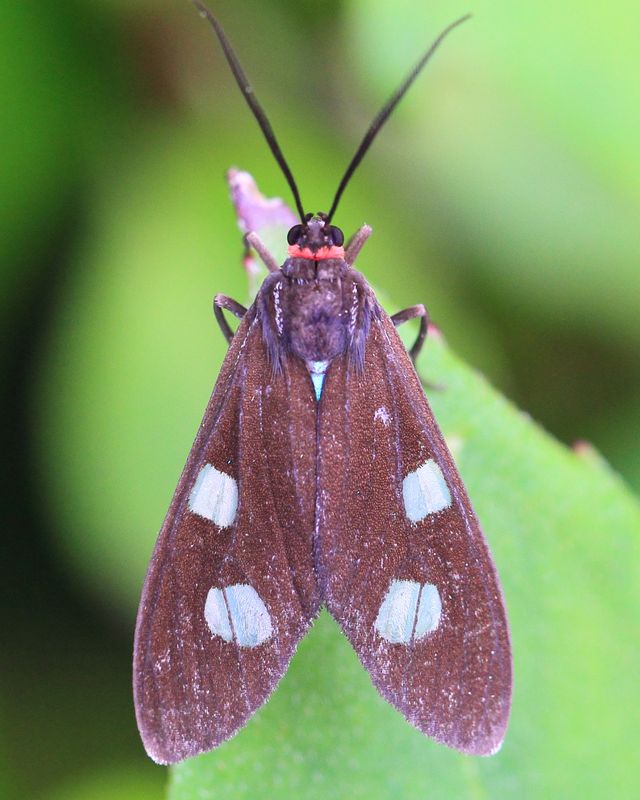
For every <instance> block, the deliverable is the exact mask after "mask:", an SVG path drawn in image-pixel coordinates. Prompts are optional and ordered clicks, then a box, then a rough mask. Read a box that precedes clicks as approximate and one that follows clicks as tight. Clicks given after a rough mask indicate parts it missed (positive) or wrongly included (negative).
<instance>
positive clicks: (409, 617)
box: [374, 580, 442, 644]
mask: <svg viewBox="0 0 640 800" xmlns="http://www.w3.org/2000/svg"><path fill="white" fill-rule="evenodd" d="M441 614H442V601H441V600H440V592H439V591H438V588H437V586H435V585H434V584H433V583H423V584H420V583H418V582H417V581H407V580H393V581H391V583H390V584H389V589H388V590H387V593H386V595H385V597H384V600H383V601H382V603H381V604H380V610H379V611H378V616H377V618H376V621H375V623H374V627H375V629H376V631H377V632H378V633H379V634H380V636H382V638H383V639H386V640H387V641H388V642H391V644H409V643H410V642H411V641H419V640H420V639H423V638H424V637H425V636H426V635H427V634H429V633H432V632H433V631H435V630H436V628H437V627H438V625H439V624H440V617H441Z"/></svg>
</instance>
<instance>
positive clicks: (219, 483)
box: [189, 464, 238, 528]
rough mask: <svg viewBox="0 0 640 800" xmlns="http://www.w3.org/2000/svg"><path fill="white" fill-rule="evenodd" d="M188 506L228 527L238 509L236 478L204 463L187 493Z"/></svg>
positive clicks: (194, 511)
mask: <svg viewBox="0 0 640 800" xmlns="http://www.w3.org/2000/svg"><path fill="white" fill-rule="evenodd" d="M189 508H190V509H191V511H193V513H194V514H198V516H200V517H204V519H208V520H211V522H214V523H215V524H216V525H218V526H219V527H220V528H228V527H229V526H230V525H232V524H233V521H234V520H235V518H236V512H237V510H238V484H237V482H236V480H235V479H234V478H232V477H231V475H227V474H226V473H224V472H220V471H219V470H217V469H216V468H215V467H214V466H212V465H211V464H205V465H204V467H202V469H201V470H200V472H199V473H198V477H197V478H196V482H195V483H194V485H193V489H192V490H191V494H190V495H189Z"/></svg>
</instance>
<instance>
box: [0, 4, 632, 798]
mask: <svg viewBox="0 0 640 800" xmlns="http://www.w3.org/2000/svg"><path fill="white" fill-rule="evenodd" d="M212 6H213V7H214V10H215V11H216V12H217V14H218V15H219V16H220V19H221V21H222V22H223V24H224V25H225V27H226V29H227V32H228V34H229V36H230V38H231V39H232V41H233V42H234V44H235V46H236V48H237V50H238V53H239V55H240V58H241V60H242V62H243V64H244V66H245V68H246V71H247V73H248V74H249V76H250V77H251V79H252V81H253V83H254V86H255V88H256V91H257V93H258V96H259V97H260V99H261V101H262V102H263V104H264V106H265V107H266V108H267V109H268V111H269V114H270V117H271V120H272V123H273V125H274V128H275V130H276V132H277V134H278V136H279V139H280V143H281V145H282V147H283V150H284V151H285V153H286V155H287V158H288V159H289V162H290V164H291V166H292V169H293V171H294V173H295V175H296V176H297V179H298V183H299V186H300V188H301V193H302V197H303V201H304V203H305V204H306V206H307V207H308V208H309V209H310V210H317V209H326V207H327V205H328V204H329V202H330V200H331V198H332V196H333V192H334V190H335V187H336V184H337V181H338V180H339V177H340V176H341V174H342V171H343V170H344V168H345V166H346V164H347V162H348V160H349V159H350V157H351V155H352V153H353V151H354V149H355V147H356V145H357V143H358V141H359V139H360V137H361V136H362V133H363V132H364V130H365V128H366V126H367V125H368V123H369V121H370V119H371V118H372V116H373V114H374V113H375V111H377V109H378V107H379V106H380V105H381V104H382V102H383V101H384V100H385V99H386V97H387V95H388V94H389V93H390V92H391V91H392V89H394V88H395V86H396V84H397V83H398V81H399V80H400V78H401V77H402V76H403V75H404V74H405V73H406V71H407V70H408V68H409V67H410V66H411V65H412V63H413V62H414V61H415V60H416V59H417V57H418V56H419V55H420V53H421V51H422V50H423V49H424V48H425V47H426V45H427V44H428V43H429V42H430V41H431V40H432V39H433V38H434V36H435V35H436V34H437V33H438V32H439V31H440V29H441V28H442V27H444V25H445V24H447V23H448V22H450V21H451V20H452V19H454V18H455V17H457V16H459V15H461V14H462V13H465V12H467V11H471V12H473V13H474V19H473V20H472V21H471V22H470V23H467V24H466V25H465V26H464V27H463V28H461V29H460V30H458V31H456V32H455V33H454V34H453V35H452V37H451V38H450V39H449V40H448V41H447V42H446V44H445V46H444V47H443V48H442V50H441V51H440V52H439V53H438V55H437V56H436V58H435V59H434V61H433V63H432V64H431V65H430V66H429V68H428V70H427V72H426V73H425V74H424V75H422V76H421V78H420V79H419V81H418V83H417V84H416V85H415V86H414V87H413V88H412V90H411V92H410V94H409V95H408V97H407V98H406V100H405V101H404V102H403V104H402V105H401V107H400V108H399V109H398V112H397V113H396V115H395V117H394V118H393V120H392V121H391V122H390V123H389V124H388V126H387V127H386V129H385V130H384V132H383V133H382V134H381V136H380V138H379V140H377V141H376V143H375V145H374V147H373V149H372V151H371V152H370V154H369V155H368V157H367V159H366V161H365V163H364V164H363V165H362V167H361V169H360V170H359V171H358V173H357V176H356V178H355V179H354V181H353V183H352V184H351V186H350V188H349V190H348V191H347V193H346V194H345V196H344V199H343V201H342V204H341V207H340V210H339V213H338V216H337V218H336V219H335V222H336V224H339V225H340V226H341V227H343V228H344V229H345V231H346V232H347V231H352V230H354V229H355V228H356V227H357V226H359V225H360V224H362V223H363V222H368V223H369V224H371V225H372V226H373V228H374V232H375V235H374V237H373V238H372V239H371V241H370V242H369V243H368V244H367V247H366V250H365V252H364V253H363V255H362V257H361V259H360V262H359V266H360V268H361V269H362V270H363V271H365V272H366V274H367V276H368V277H369V279H370V280H371V282H372V283H373V284H374V285H375V286H376V287H378V288H379V289H380V290H381V292H383V294H384V295H385V296H386V297H388V298H391V300H392V302H393V304H394V307H401V306H405V305H410V304H413V303H415V302H425V303H426V304H427V306H428V307H429V309H430V312H431V315H432V318H433V320H434V321H435V323H436V324H437V325H438V326H439V327H440V328H441V329H442V330H443V332H444V334H445V336H446V338H447V340H448V342H449V343H450V344H451V346H452V347H453V349H454V350H455V351H457V353H458V354H459V355H460V356H462V357H463V358H464V359H465V360H466V361H468V362H469V363H470V364H472V365H473V366H474V367H476V368H477V369H478V370H481V371H482V372H484V373H485V374H486V375H487V376H488V377H489V379H490V380H491V382H492V383H493V384H494V385H496V386H497V387H498V388H500V390H501V391H503V392H504V393H505V394H506V395H507V396H508V397H510V398H511V399H512V400H514V401H515V403H516V404H517V405H518V406H519V407H520V408H522V409H523V410H524V411H525V412H527V413H528V414H530V415H531V416H532V417H533V418H535V419H536V420H538V421H539V422H541V423H542V425H543V426H544V427H545V428H546V429H547V430H548V431H550V432H551V433H552V434H553V435H555V436H556V437H557V438H558V439H560V440H561V441H562V442H565V443H568V444H571V443H572V442H574V441H575V440H578V439H585V440H588V441H589V442H592V443H593V444H594V445H595V447H596V448H597V449H598V450H599V451H600V452H601V453H602V454H603V455H604V456H605V458H606V459H607V460H608V461H609V462H610V463H611V464H612V465H613V467H614V468H615V469H616V470H617V471H618V472H619V473H621V474H622V475H623V476H624V477H625V478H626V480H627V481H628V482H629V483H630V484H631V485H632V486H634V487H635V488H636V489H640V459H638V454H637V451H638V434H639V433H640V413H639V411H640V360H639V359H638V350H639V345H640V309H639V305H640V302H639V301H640V269H639V266H640V264H639V254H640V225H639V224H638V220H639V219H640V159H639V158H638V134H639V131H640V81H639V80H638V76H639V74H640V56H639V55H638V53H639V50H638V41H639V40H640V6H639V5H638V4H637V3H636V2H632V1H631V0H611V1H610V2H609V3H606V4H602V3H596V2H594V0H581V1H580V2H577V1H576V0H567V2H564V3H557V2H549V0H536V2H530V1H529V0H525V2H519V3H513V2H508V1H507V0H470V1H469V2H458V0H455V2H454V1H453V0H437V1H435V2H431V3H428V4H425V3H423V2H419V1H418V0H397V1H396V2H394V3H375V2H372V0H328V2H310V0H295V2H294V1H293V0H277V1H275V0H270V1H269V2H264V0H263V2H257V0H255V1H254V0H249V1H248V2H235V3H231V2H228V0H227V1H226V2H218V3H212ZM0 8H1V10H2V25H0V86H1V97H2V102H1V103H0V119H1V125H0V145H1V156H0V206H1V208H2V212H3V213H2V216H1V217H0V275H1V279H2V303H3V313H2V324H3V327H4V336H3V340H2V341H3V345H2V358H3V376H4V381H3V385H4V388H5V393H4V404H5V421H6V424H5V426H4V436H5V457H4V459H3V461H4V465H5V476H4V480H3V482H2V483H3V490H4V494H5V498H4V501H5V502H4V513H3V517H4V520H5V522H6V523H7V524H6V525H5V531H4V534H3V537H2V539H3V546H4V548H5V552H4V554H3V558H2V570H3V575H2V586H3V590H4V591H3V594H4V599H3V602H2V606H1V608H2V615H3V635H4V642H5V643H4V646H3V648H2V651H3V657H2V659H1V669H2V686H1V689H0V692H1V693H0V797H4V798H7V800H13V798H25V797H28V798H37V799H38V800H40V799H42V800H54V799H55V800H71V798H73V799H74V800H75V798H82V799H83V800H93V799H94V798H95V799H96V800H111V798H123V799H124V800H127V799H128V798H142V800H144V799H145V798H147V797H148V798H157V797H162V796H163V793H164V789H163V787H164V784H165V780H166V772H165V770H163V769H160V768H158V767H155V766H154V765H153V764H151V762H150V761H149V760H148V759H147V758H146V756H145V754H144V752H143V750H142V747H141V745H140V742H139V739H138V735H137V731H136V728H135V721H134V717H133V709H132V703H131V696H130V688H129V686H130V651H131V639H132V626H133V620H134V615H135V609H136V604H137V599H138V594H139V590H140V587H141V582H142V579H143V576H144V571H145V568H146V563H147V560H148V557H149V553H150V550H151V547H152V544H153V541H154V539H155V536H156V533H157V530H158V529H159V526H160V524H161V521H162V518H163V515H164V513H165V510H166V508H167V506H168V503H169V500H170V497H171V493H172V491H173V488H174V486H175V482H176V479H177V477H178V474H179V471H180V469H181V467H182V464H183V462H184V459H185V457H186V453H187V450H188V447H189V445H190V443H191V440H192V437H193V435H194V432H195V430H196V428H197V425H198V423H199V420H200V416H201V413H202V410H203V408H204V406H205V403H206V400H207V399H208V395H209V392H210V389H211V387H212V385H213V382H214V380H215V377H216V373H217V369H218V367H219V364H220V361H221V359H222V357H223V355H224V349H225V347H224V342H223V340H222V337H221V336H220V335H219V333H218V332H217V330H216V328H215V325H214V321H213V316H212V314H211V299H212V297H213V294H214V293H215V292H218V291H222V292H225V293H227V294H230V295H232V296H234V297H237V298H238V299H239V300H243V299H244V298H245V297H246V281H245V277H244V274H243V272H242V269H241V268H240V255H241V246H240V234H239V232H238V230H237V227H236V223H235V219H234V213H233V209H232V207H231V204H230V202H229V200H228V196H227V189H226V186H225V183H224V180H223V175H224V172H225V170H226V169H227V168H228V167H229V166H232V165H236V166H239V167H241V168H243V169H247V170H249V171H250V172H251V173H252V174H253V175H254V176H255V178H256V179H257V181H258V183H259V185H260V187H261V189H262V190H263V191H264V192H265V193H267V194H269V195H280V196H283V197H284V198H285V199H286V200H287V201H289V199H290V198H289V196H288V194H287V189H286V185H285V183H284V180H283V178H282V177H281V175H280V174H279V172H278V169H277V167H276V166H275V164H274V163H273V161H272V158H271V156H270V154H269V152H268V150H267V147H266V145H265V144H264V143H263V141H262V139H261V136H260V133H259V131H258V128H257V126H256V124H255V123H254V121H253V120H252V119H251V118H250V116H249V113H248V111H247V109H246V108H245V106H244V104H243V101H242V98H241V97H240V95H239V93H238V90H237V88H236V87H235V85H234V83H233V81H232V78H231V77H230V75H229V72H228V69H227V67H226V64H225V63H224V62H223V59H222V56H221V53H220V51H219V48H218V47H217V46H216V44H215V42H214V40H213V38H212V36H211V33H210V31H209V29H208V27H207V26H206V24H205V23H204V22H203V21H202V20H200V18H199V17H198V15H197V14H196V13H195V11H194V9H193V8H192V7H191V5H190V3H188V2H186V0H185V1H184V2H182V1H179V0H166V1H165V0H155V1H153V2H152V0H127V1H126V2H125V0H90V1H89V0H61V1H60V2H56V3H18V2H12V0H1V2H0ZM425 364H426V372H427V373H428V369H429V368H428V359H427V360H426V361H423V367H424V365H425ZM605 533H606V532H605ZM630 769H637V765H636V766H635V767H633V766H632V765H630ZM516 790H517V794H518V796H520V797H522V796H527V794H526V792H524V793H523V791H522V787H520V786H518V787H515V785H514V786H512V787H509V785H508V784H505V785H504V793H503V796H514V795H512V792H514V793H516ZM203 796H205V795H203ZM206 796H209V795H206ZM211 796H212V797H213V796H215V794H212V795H211ZM565 796H566V795H565ZM617 796H621V795H617Z"/></svg>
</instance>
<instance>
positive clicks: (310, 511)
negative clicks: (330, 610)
mask: <svg viewBox="0 0 640 800" xmlns="http://www.w3.org/2000/svg"><path fill="white" fill-rule="evenodd" d="M272 378H273V376H272V374H271V367H270V365H269V363H268V361H267V357H266V353H265V349H264V344H263V341H262V335H261V331H260V326H259V324H258V323H257V322H256V320H255V311H254V309H253V308H252V309H250V310H249V312H248V313H247V315H246V316H245V319H244V320H243V322H242V323H241V325H240V327H239V329H238V332H237V333H236V335H235V337H234V339H233V341H232V343H231V346H230V349H229V352H228V354H227V357H226V359H225V362H224V364H223V367H222V371H221V374H220V378H219V379H218V382H217V384H216V387H215V389H214V392H213V395H212V398H211V400H210V403H209V406H208V408H207V411H206V413H205V416H204V419H203V422H202V425H201V428H200V430H199V433H198V436H197V438H196V441H195V443H194V445H193V448H192V450H191V453H190V455H189V459H188V461H187V465H186V467H185V469H184V472H183V474H182V477H181V480H180V483H179V484H178V488H177V490H176V493H175V495H174V498H173V501H172V503H171V507H170V509H169V512H168V514H167V518H166V520H165V522H164V525H163V528H162V530H161V532H160V536H159V539H158V543H157V545H156V549H155V551H154V555H153V558H152V561H151V565H150V568H149V572H148V574H147V578H146V581H145V586H144V590H143V595H142V601H141V604H140V610H139V612H138V620H137V626H136V641H135V653H134V694H135V704H136V714H137V718H138V725H139V728H140V731H141V733H142V737H143V741H144V744H145V747H146V749H147V752H148V753H149V755H150V756H151V757H152V758H153V759H154V760H156V761H158V762H160V763H173V762H176V761H179V760H182V759H184V758H186V757H187V756H191V755H195V754H197V753H200V752H203V751H206V750H209V749H211V748H212V747H215V746H216V745H218V744H220V743H221V742H222V741H223V740H225V739H227V738H229V737H230V736H232V735H233V734H234V733H235V732H236V731H237V729H238V728H240V727H241V726H242V725H243V724H244V723H245V722H246V721H247V719H248V718H249V717H250V716H251V715H252V714H253V713H254V712H255V711H256V709H257V708H258V707H259V706H260V705H262V703H264V701H265V700H266V699H267V697H268V696H269V694H270V693H271V691H272V690H273V689H274V687H275V685H276V683H277V682H278V680H279V679H280V677H281V676H282V675H283V673H284V671H285V670H286V668H287V665H288V663H289V660H290V659H291V656H292V654H293V652H294V650H295V647H296V644H297V643H298V641H299V640H300V638H301V636H302V635H303V634H304V632H305V631H306V630H307V628H308V626H309V624H310V622H311V620H312V619H313V617H314V616H315V615H316V613H317V610H318V606H319V602H320V595H319V589H318V586H317V585H316V580H315V577H314V575H315V572H314V564H313V547H312V532H313V519H314V500H315V486H316V472H315V470H316V434H315V428H316V407H315V399H314V397H313V393H312V387H311V382H310V380H309V376H308V373H307V371H306V369H305V367H304V365H303V364H302V362H299V361H298V360H297V359H290V360H289V361H288V362H287V363H286V364H285V365H284V372H283V373H282V374H281V375H280V376H279V377H278V379H277V380H273V379H272Z"/></svg>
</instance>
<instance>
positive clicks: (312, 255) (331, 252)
mask: <svg viewBox="0 0 640 800" xmlns="http://www.w3.org/2000/svg"><path fill="white" fill-rule="evenodd" d="M289 255H290V256H291V258H309V259H311V260H312V261H322V260H323V259H325V258H344V247H337V246H336V245H333V246H332V247H321V248H320V249H319V250H316V251H315V252H314V251H313V250H310V249H309V248H308V247H300V245H298V244H292V245H290V246H289Z"/></svg>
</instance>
